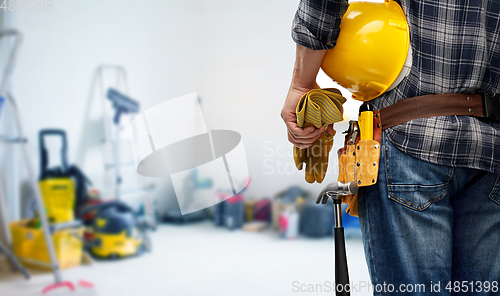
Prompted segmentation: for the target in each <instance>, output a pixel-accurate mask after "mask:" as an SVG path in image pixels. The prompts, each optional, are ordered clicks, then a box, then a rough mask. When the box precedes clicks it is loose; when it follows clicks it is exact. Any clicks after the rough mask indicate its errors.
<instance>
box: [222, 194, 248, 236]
mask: <svg viewBox="0 0 500 296" xmlns="http://www.w3.org/2000/svg"><path fill="white" fill-rule="evenodd" d="M244 221H245V209H244V205H243V195H235V196H233V197H231V198H229V199H227V200H226V201H225V204H224V224H225V225H226V227H227V228H228V229H229V230H233V229H240V228H241V227H242V226H243V222H244Z"/></svg>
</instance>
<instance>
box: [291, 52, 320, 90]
mask: <svg viewBox="0 0 500 296" xmlns="http://www.w3.org/2000/svg"><path fill="white" fill-rule="evenodd" d="M325 54H326V50H312V49H309V48H307V47H304V46H302V45H299V44H297V45H296V56H295V66H294V68H293V76H292V84H291V87H292V88H296V89H311V88H314V87H315V85H316V75H317V74H318V71H319V68H320V67H321V63H322V62H323V58H324V57H325Z"/></svg>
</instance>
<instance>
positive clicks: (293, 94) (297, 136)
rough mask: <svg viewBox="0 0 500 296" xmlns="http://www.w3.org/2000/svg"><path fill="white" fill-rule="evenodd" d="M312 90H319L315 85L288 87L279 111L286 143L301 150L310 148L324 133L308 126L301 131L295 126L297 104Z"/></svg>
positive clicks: (320, 129)
mask: <svg viewBox="0 0 500 296" xmlns="http://www.w3.org/2000/svg"><path fill="white" fill-rule="evenodd" d="M314 88H319V86H318V85H317V84H316V83H314V85H312V86H311V87H305V88H304V87H302V88H301V87H295V86H293V85H292V86H290V89H289V90H288V95H287V96H286V100H285V104H284V105H283V109H282V110H281V118H283V121H284V122H285V124H286V127H287V130H288V141H290V142H291V143H292V144H293V145H295V146H297V147H298V148H301V149H305V148H307V147H309V146H311V145H312V144H313V143H314V141H316V139H318V137H319V136H320V135H321V133H322V132H323V131H324V128H323V127H321V128H319V129H317V128H315V127H314V126H310V127H306V128H304V129H303V128H300V127H298V126H297V116H296V115H295V110H296V108H297V103H298V102H299V100H300V98H301V97H302V96H303V95H304V94H305V93H307V92H308V91H310V90H311V89H314Z"/></svg>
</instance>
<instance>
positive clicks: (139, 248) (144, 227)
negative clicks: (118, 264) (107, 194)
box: [81, 201, 154, 259]
mask: <svg viewBox="0 0 500 296" xmlns="http://www.w3.org/2000/svg"><path fill="white" fill-rule="evenodd" d="M92 211H95V212H96V213H95V215H94V217H93V219H92V239H91V240H90V241H89V242H88V248H89V250H90V253H91V254H92V255H93V256H95V257H98V258H103V259H119V258H124V257H130V256H136V255H140V254H142V253H143V252H145V251H146V252H150V251H151V241H150V239H149V234H148V232H149V231H150V230H152V229H154V225H152V224H150V223H149V220H148V219H145V218H144V217H140V216H138V215H137V214H136V213H135V212H134V211H133V210H132V208H130V206H128V205H127V204H125V203H124V202H122V201H110V202H105V203H101V204H97V205H92V206H89V207H87V208H86V209H85V210H84V211H82V213H81V215H82V216H84V215H86V214H87V213H89V212H92Z"/></svg>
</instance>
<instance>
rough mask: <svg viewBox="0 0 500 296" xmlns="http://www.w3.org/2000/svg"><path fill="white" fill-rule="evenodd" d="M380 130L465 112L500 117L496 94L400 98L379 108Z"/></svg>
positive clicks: (472, 114)
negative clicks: (417, 120)
mask: <svg viewBox="0 0 500 296" xmlns="http://www.w3.org/2000/svg"><path fill="white" fill-rule="evenodd" d="M379 111H380V117H381V125H382V129H386V128H389V127H393V126H395V125H398V124H401V123H404V122H407V121H410V120H412V119H417V118H429V117H434V116H449V115H468V116H477V117H483V118H489V119H493V120H500V99H499V95H498V94H494V95H491V94H486V93H480V94H476V95H473V94H438V95H426V96H419V97H413V98H408V99H404V100H401V101H399V102H397V103H396V104H393V105H391V106H389V107H386V108H384V109H381V110H379Z"/></svg>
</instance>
